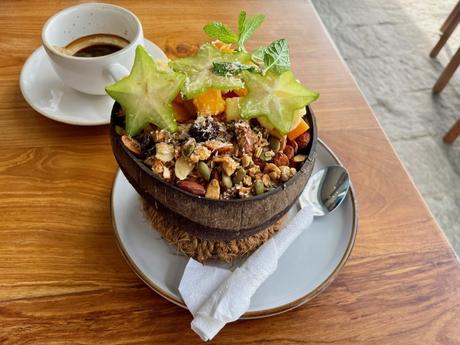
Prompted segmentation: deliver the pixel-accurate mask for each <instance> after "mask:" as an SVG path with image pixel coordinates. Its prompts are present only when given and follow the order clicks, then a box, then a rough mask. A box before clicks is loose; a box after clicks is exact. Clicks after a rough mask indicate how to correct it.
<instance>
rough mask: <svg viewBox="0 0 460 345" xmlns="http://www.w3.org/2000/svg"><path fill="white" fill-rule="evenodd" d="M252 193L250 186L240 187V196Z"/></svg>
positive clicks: (244, 196) (243, 196) (245, 196)
mask: <svg viewBox="0 0 460 345" xmlns="http://www.w3.org/2000/svg"><path fill="white" fill-rule="evenodd" d="M250 193H251V188H250V187H243V186H241V187H239V188H238V195H239V196H240V198H247V197H248V196H249V194H250Z"/></svg>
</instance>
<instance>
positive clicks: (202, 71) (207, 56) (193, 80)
mask: <svg viewBox="0 0 460 345" xmlns="http://www.w3.org/2000/svg"><path fill="white" fill-rule="evenodd" d="M249 61H250V55H249V54H248V53H242V52H233V53H225V52H223V51H221V50H219V49H217V48H216V47H214V46H213V45H212V44H210V43H205V44H203V45H202V46H201V47H200V49H199V50H198V53H197V54H196V55H194V56H191V57H187V58H182V59H177V60H172V61H170V62H169V65H170V66H171V68H172V69H173V70H174V71H176V72H183V73H184V74H185V75H186V77H187V78H186V80H185V84H184V86H183V88H182V90H181V91H182V95H183V96H184V98H186V99H191V98H194V97H195V96H197V95H199V94H201V93H203V92H204V91H206V90H207V89H209V88H214V89H218V90H233V89H238V88H242V87H243V86H244V84H243V81H242V80H241V77H240V76H235V75H225V76H222V75H218V74H216V73H214V72H213V66H214V65H213V63H214V62H219V63H221V62H239V63H247V62H249Z"/></svg>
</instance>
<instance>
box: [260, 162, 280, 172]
mask: <svg viewBox="0 0 460 345" xmlns="http://www.w3.org/2000/svg"><path fill="white" fill-rule="evenodd" d="M273 171H276V172H277V173H280V174H281V170H280V168H278V167H277V166H276V165H275V164H273V163H268V164H267V165H266V166H265V168H264V173H265V174H268V173H271V172H273Z"/></svg>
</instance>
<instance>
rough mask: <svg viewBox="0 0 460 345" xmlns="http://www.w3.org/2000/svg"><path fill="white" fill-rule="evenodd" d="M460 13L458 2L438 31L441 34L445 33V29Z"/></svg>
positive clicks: (459, 3) (459, 2)
mask: <svg viewBox="0 0 460 345" xmlns="http://www.w3.org/2000/svg"><path fill="white" fill-rule="evenodd" d="M458 13H460V0H459V1H458V2H457V5H455V7H454V9H453V10H452V12H450V14H449V16H448V17H447V19H446V21H445V22H444V23H443V24H442V26H441V29H440V31H441V32H442V33H445V32H446V30H447V28H448V27H449V26H450V25H451V24H452V20H454V18H455V17H456V16H457V15H458Z"/></svg>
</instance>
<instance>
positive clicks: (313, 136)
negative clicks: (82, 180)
mask: <svg viewBox="0 0 460 345" xmlns="http://www.w3.org/2000/svg"><path fill="white" fill-rule="evenodd" d="M118 108H121V106H120V104H119V103H118V102H115V103H114V105H113V107H112V112H111V116H110V137H111V140H118V141H120V142H121V136H120V135H118V134H117V133H116V131H115V126H116V124H115V121H114V119H115V118H116V112H117V109H118ZM305 108H306V110H307V113H306V114H305V115H304V116H303V117H308V114H310V118H311V120H310V119H308V122H309V125H310V132H311V138H310V143H309V144H310V145H311V146H310V150H309V152H308V157H307V159H306V160H305V162H304V163H303V164H302V166H301V168H300V169H299V170H298V171H297V174H298V173H299V172H301V173H306V170H307V168H306V166H307V164H309V163H310V164H311V163H312V161H313V163H314V158H315V155H316V144H317V140H318V133H317V127H316V117H315V114H314V112H313V109H312V107H311V106H310V105H307V106H305ZM120 146H121V147H122V150H123V151H124V152H125V154H127V155H128V156H129V158H131V160H133V161H134V162H135V163H136V165H137V166H138V167H140V168H141V169H142V170H143V171H144V172H145V173H147V175H149V176H150V177H151V178H153V179H155V180H156V181H159V182H160V183H161V184H162V185H164V186H166V188H172V189H173V190H175V191H178V192H180V193H183V194H185V195H187V196H190V197H193V198H195V199H197V200H201V201H202V202H204V203H209V204H213V205H222V206H223V205H228V204H232V203H236V204H244V203H248V202H252V201H258V200H263V199H265V198H268V197H270V196H272V195H274V194H277V193H279V192H280V191H281V190H284V189H286V188H288V187H289V186H290V185H291V184H293V183H294V181H295V180H296V177H298V175H297V174H296V175H294V176H293V177H292V178H290V179H289V180H288V181H286V182H283V183H282V184H280V185H279V186H278V187H276V188H273V189H271V190H270V191H268V192H265V193H263V194H260V195H254V196H250V197H247V198H242V199H236V198H232V199H219V200H215V199H209V198H206V197H204V196H199V195H195V194H193V193H190V192H187V191H186V190H183V189H181V188H179V187H178V186H176V185H175V184H172V183H170V182H167V181H165V180H163V179H162V178H160V177H158V176H156V175H155V174H154V173H153V172H152V170H151V169H148V168H147V166H146V165H145V164H143V162H141V160H140V159H139V158H137V157H136V156H135V155H134V154H133V153H132V152H131V151H129V150H128V149H127V148H126V146H124V145H123V143H120ZM312 153H313V155H314V156H313V157H312ZM115 158H117V157H115Z"/></svg>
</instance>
